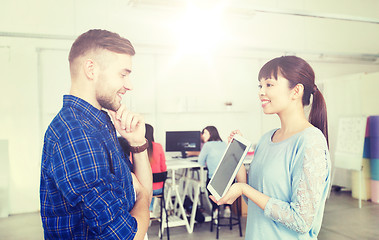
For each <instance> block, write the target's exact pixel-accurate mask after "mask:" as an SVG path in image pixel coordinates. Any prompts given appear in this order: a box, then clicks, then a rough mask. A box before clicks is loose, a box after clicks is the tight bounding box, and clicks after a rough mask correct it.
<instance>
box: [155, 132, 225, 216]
mask: <svg viewBox="0 0 379 240" xmlns="http://www.w3.org/2000/svg"><path fill="white" fill-rule="evenodd" d="M201 140H202V142H203V143H204V145H203V147H202V149H201V151H200V154H199V159H198V162H199V163H200V164H201V165H202V166H206V167H207V168H208V180H207V185H208V183H209V181H210V180H211V178H212V176H213V173H214V172H215V171H216V168H217V166H218V163H219V162H220V160H221V158H222V155H223V154H224V152H225V150H226V147H227V143H226V142H223V141H222V139H221V137H220V135H219V133H218V131H217V128H216V127H214V126H207V127H205V128H204V129H203V131H202V132H201ZM153 171H154V169H153ZM208 194H209V195H211V193H210V192H209V191H208ZM211 203H212V206H213V209H216V210H215V211H214V212H213V216H214V217H217V214H218V205H217V204H216V203H214V202H213V201H211ZM229 216H230V205H226V206H225V210H224V217H229Z"/></svg>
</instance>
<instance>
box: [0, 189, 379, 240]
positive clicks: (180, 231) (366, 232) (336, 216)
mask: <svg viewBox="0 0 379 240" xmlns="http://www.w3.org/2000/svg"><path fill="white" fill-rule="evenodd" d="M378 223H379V204H374V203H372V202H370V201H362V208H361V209H359V208H358V200H357V199H354V198H352V197H351V192H345V191H341V192H332V193H331V195H330V198H329V199H328V201H327V203H326V208H325V214H324V220H323V225H322V229H321V232H320V234H319V237H318V239H320V240H343V239H365V240H373V239H379V227H378ZM242 224H243V225H242V226H243V227H242V228H243V234H244V233H245V230H244V228H245V225H246V218H243V219H242ZM209 228H210V226H209V223H203V224H198V225H196V226H195V229H194V232H193V233H192V234H188V233H187V231H186V229H185V227H173V228H170V236H171V239H174V240H175V239H197V240H201V239H207V240H208V239H216V233H215V232H213V233H211V232H210V231H209ZM157 232H158V222H153V223H152V224H151V227H150V228H149V232H148V233H149V239H150V240H154V239H159V238H158V237H157V235H156V234H157ZM0 239H7V240H19V239H20V240H21V239H22V240H23V239H28V240H37V239H38V240H40V239H43V232H42V227H41V220H40V215H39V213H28V214H19V215H13V216H10V217H8V218H0ZM163 239H166V235H164V238H163ZM220 239H234V240H236V239H244V237H242V238H240V237H239V234H238V228H237V227H233V230H232V231H230V230H229V229H228V228H226V227H223V228H221V230H220Z"/></svg>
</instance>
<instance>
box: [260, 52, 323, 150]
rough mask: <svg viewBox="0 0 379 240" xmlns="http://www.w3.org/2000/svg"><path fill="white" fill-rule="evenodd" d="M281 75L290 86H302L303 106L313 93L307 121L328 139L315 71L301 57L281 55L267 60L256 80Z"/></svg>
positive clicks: (321, 98)
mask: <svg viewBox="0 0 379 240" xmlns="http://www.w3.org/2000/svg"><path fill="white" fill-rule="evenodd" d="M278 75H281V76H283V77H284V78H285V79H287V80H288V81H289V84H290V86H289V87H290V88H291V89H292V88H294V87H295V86H296V85H297V84H302V85H303V86H304V94H303V99H302V102H303V106H307V105H309V104H310V99H311V95H313V100H312V107H311V111H310V113H309V119H308V120H309V122H310V123H311V124H312V125H313V126H315V127H317V128H318V129H320V130H321V131H322V133H323V134H324V136H325V138H326V141H327V142H328V144H329V140H328V119H327V113H326V103H325V100H324V97H323V95H322V93H321V92H320V91H319V90H318V88H317V86H316V84H315V73H314V71H313V69H312V67H311V66H310V65H309V64H308V63H307V62H306V61H305V60H303V59H302V58H299V57H296V56H282V57H278V58H274V59H272V60H270V61H268V62H267V63H266V64H265V65H264V66H263V67H262V68H261V70H260V71H259V74H258V81H259V80H261V79H268V78H271V77H274V78H275V79H276V80H277V79H278Z"/></svg>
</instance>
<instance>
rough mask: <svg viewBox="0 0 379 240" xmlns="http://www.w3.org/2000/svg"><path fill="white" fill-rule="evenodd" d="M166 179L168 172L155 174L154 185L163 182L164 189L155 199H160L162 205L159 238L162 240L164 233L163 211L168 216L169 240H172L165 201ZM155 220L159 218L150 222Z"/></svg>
mask: <svg viewBox="0 0 379 240" xmlns="http://www.w3.org/2000/svg"><path fill="white" fill-rule="evenodd" d="M166 179H167V171H166V172H160V173H153V182H154V183H157V182H163V189H162V193H161V194H159V195H154V196H153V197H155V198H158V199H160V200H161V201H160V202H161V203H160V208H161V211H160V216H159V218H158V219H159V221H160V224H159V233H158V234H159V237H160V239H162V235H163V234H162V232H163V210H164V211H165V214H166V225H167V226H166V228H167V239H168V240H170V232H169V231H170V230H169V227H168V215H167V209H166V201H165V193H164V186H165V182H166ZM154 219H157V218H150V220H154Z"/></svg>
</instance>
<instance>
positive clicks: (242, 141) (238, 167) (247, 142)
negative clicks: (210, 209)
mask: <svg viewBox="0 0 379 240" xmlns="http://www.w3.org/2000/svg"><path fill="white" fill-rule="evenodd" d="M233 139H235V140H237V141H238V142H240V143H242V144H243V145H245V146H246V148H245V151H244V152H243V154H242V155H241V158H240V159H239V160H238V164H237V167H236V168H235V169H234V172H233V174H232V176H231V178H230V179H229V181H228V184H227V185H226V187H225V190H224V192H223V193H222V195H221V196H220V195H219V194H218V193H217V191H216V190H215V189H214V188H213V186H212V185H211V183H212V180H213V177H214V176H215V175H216V174H217V171H218V168H219V167H220V165H221V163H222V162H223V160H224V157H225V154H226V152H227V151H228V149H229V146H230V144H231V143H232V141H233ZM233 139H232V140H231V141H230V142H229V144H228V146H227V148H226V150H225V152H224V154H223V155H222V158H221V160H220V162H219V163H218V165H217V168H216V170H215V172H214V174H213V176H212V178H211V180H210V181H209V184H208V185H207V189H208V190H209V191H210V192H211V194H212V195H213V196H214V197H215V198H216V200H217V201H218V200H220V198H222V197H223V196H224V195H225V193H226V192H227V191H228V190H229V188H230V186H231V185H232V183H233V181H234V179H235V178H236V175H237V172H238V170H239V169H240V167H241V165H242V163H243V159H244V158H245V157H246V155H247V153H248V152H249V150H250V147H251V142H250V141H248V140H247V139H245V138H243V137H241V136H240V135H234V136H233Z"/></svg>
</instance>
